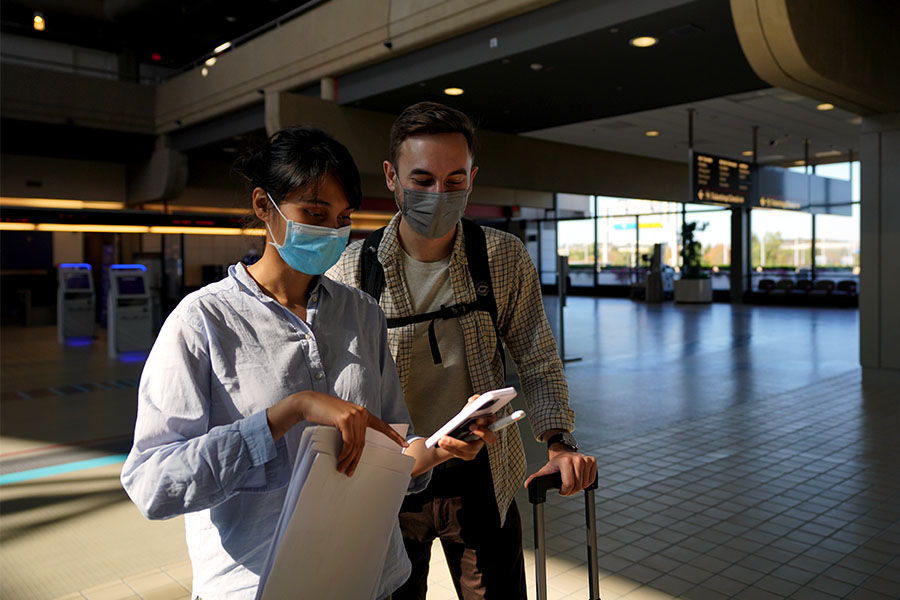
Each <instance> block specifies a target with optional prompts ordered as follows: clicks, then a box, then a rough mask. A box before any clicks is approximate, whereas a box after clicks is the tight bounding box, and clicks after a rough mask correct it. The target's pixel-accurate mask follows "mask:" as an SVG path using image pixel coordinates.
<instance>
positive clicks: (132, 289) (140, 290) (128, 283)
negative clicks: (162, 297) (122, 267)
mask: <svg viewBox="0 0 900 600" xmlns="http://www.w3.org/2000/svg"><path fill="white" fill-rule="evenodd" d="M118 280H119V295H120V296H134V295H142V294H145V293H146V292H145V291H144V278H143V277H119V278H118Z"/></svg>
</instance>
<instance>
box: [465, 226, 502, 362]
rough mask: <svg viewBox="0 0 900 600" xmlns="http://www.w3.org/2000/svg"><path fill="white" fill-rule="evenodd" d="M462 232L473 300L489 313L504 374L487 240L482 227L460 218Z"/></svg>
mask: <svg viewBox="0 0 900 600" xmlns="http://www.w3.org/2000/svg"><path fill="white" fill-rule="evenodd" d="M461 221H462V227H463V234H464V235H465V236H466V263H467V264H468V266H469V276H470V277H471V278H472V285H473V286H474V287H475V302H476V303H477V304H478V309H479V310H483V311H486V312H487V313H488V314H490V315H491V322H492V323H493V324H494V333H495V334H496V336H497V352H499V353H500V359H501V361H503V370H504V374H505V372H506V353H505V352H504V351H503V342H502V341H501V340H500V326H499V324H498V320H499V318H498V316H497V300H496V299H495V298H494V285H493V282H492V281H491V269H490V265H489V264H488V253H487V241H486V239H485V236H484V229H482V228H481V226H480V225H478V224H477V223H475V222H474V221H470V220H469V219H461Z"/></svg>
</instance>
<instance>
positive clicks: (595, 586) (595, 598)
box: [528, 473, 600, 600]
mask: <svg viewBox="0 0 900 600" xmlns="http://www.w3.org/2000/svg"><path fill="white" fill-rule="evenodd" d="M560 487H562V477H561V476H560V474H559V473H551V474H550V475H544V476H542V477H538V478H536V479H534V480H532V481H531V483H530V484H529V485H528V501H529V502H531V504H533V505H534V569H535V588H537V600H547V547H546V542H545V540H544V502H546V501H547V490H555V489H559V488H560ZM596 489H597V480H596V479H595V480H594V483H592V484H591V485H590V486H588V487H587V488H586V489H585V490H584V518H585V524H586V527H587V563H588V584H589V589H590V594H591V596H590V598H591V600H600V583H599V580H598V577H599V573H598V572H597V515H596V512H595V510H594V490H596Z"/></svg>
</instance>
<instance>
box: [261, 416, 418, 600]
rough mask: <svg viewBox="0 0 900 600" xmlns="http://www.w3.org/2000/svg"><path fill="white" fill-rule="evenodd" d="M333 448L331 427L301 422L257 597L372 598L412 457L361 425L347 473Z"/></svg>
mask: <svg viewBox="0 0 900 600" xmlns="http://www.w3.org/2000/svg"><path fill="white" fill-rule="evenodd" d="M402 427H403V431H399V429H398V427H396V426H395V429H398V432H399V433H401V435H404V436H405V433H406V431H405V428H406V426H405V425H404V426H402ZM340 448H341V436H340V432H338V430H337V429H335V428H333V427H308V428H307V429H306V430H304V432H303V436H302V438H301V441H300V448H299V451H298V453H297V461H296V463H295V465H294V472H293V475H292V476H291V483H290V485H289V486H288V492H287V495H286V497H285V502H284V507H283V508H282V511H281V516H280V517H279V520H278V524H277V526H276V529H275V531H276V533H275V538H274V539H273V541H272V547H271V548H270V550H269V557H268V559H267V560H266V565H265V568H264V569H263V572H262V574H261V576H260V585H259V589H258V590H257V594H256V597H257V600H281V599H283V598H315V599H317V600H318V599H325V600H327V599H334V600H344V599H356V598H359V599H362V600H366V599H369V598H374V595H375V593H376V587H377V585H378V582H379V579H380V575H381V571H382V566H383V564H384V559H385V555H386V554H387V548H388V542H389V540H390V535H391V530H392V529H393V526H394V524H395V523H396V521H397V514H398V513H399V511H400V504H401V503H402V502H403V497H404V496H405V495H406V490H407V488H408V487H409V480H410V474H411V473H412V468H413V465H414V464H415V459H413V458H412V457H411V456H406V455H405V454H403V453H402V448H401V447H400V446H398V445H397V444H396V443H395V442H393V441H392V440H390V439H389V438H388V437H387V436H385V435H384V434H383V433H380V432H377V431H375V430H373V429H367V430H366V445H365V448H364V450H363V453H362V457H361V458H360V461H359V464H358V466H357V468H356V472H355V473H354V474H353V476H352V477H347V476H346V475H344V474H342V473H338V472H337V456H338V454H339V453H340Z"/></svg>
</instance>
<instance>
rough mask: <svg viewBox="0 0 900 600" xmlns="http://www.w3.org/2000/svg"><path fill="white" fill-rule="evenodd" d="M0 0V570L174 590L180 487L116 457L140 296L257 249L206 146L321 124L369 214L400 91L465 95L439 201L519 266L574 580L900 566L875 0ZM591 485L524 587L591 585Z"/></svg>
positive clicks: (682, 580) (526, 517) (146, 309)
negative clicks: (456, 165) (132, 475)
mask: <svg viewBox="0 0 900 600" xmlns="http://www.w3.org/2000/svg"><path fill="white" fill-rule="evenodd" d="M0 4H2V6H0V22H2V29H0V50H2V53H0V244H2V248H0V295H2V298H0V300H2V302H0V317H2V321H0V598H3V599H7V598H8V599H11V600H18V599H32V598H36V599H47V600H61V599H68V600H76V599H77V600H101V599H106V600H119V599H123V600H124V599H133V598H137V599H143V600H150V599H156V600H165V599H170V600H182V599H185V600H186V599H191V598H192V595H191V580H192V575H191V564H190V560H189V557H188V554H187V548H186V544H185V532H184V520H183V518H181V517H179V518H174V519H169V520H164V521H150V520H147V519H145V518H144V517H143V516H141V514H140V513H139V512H138V510H137V508H136V507H135V505H134V504H133V503H132V502H131V501H130V500H129V498H128V497H127V495H126V494H125V491H124V490H123V488H122V485H121V483H120V481H119V474H120V472H121V470H122V464H123V462H124V460H125V456H126V455H127V453H128V451H129V450H130V448H131V445H132V441H133V433H134V423H135V418H136V413H137V403H136V399H137V388H138V385H139V381H140V377H141V372H142V369H143V366H144V362H145V360H146V358H147V354H148V352H149V349H150V347H151V346H152V344H153V341H154V339H155V336H156V334H157V333H158V331H159V328H160V326H161V324H162V323H163V322H164V320H165V318H166V316H167V315H168V314H169V313H170V312H171V311H172V309H173V308H174V307H175V306H176V305H177V304H178V302H179V301H180V300H181V299H182V298H183V297H184V296H185V295H186V294H188V293H190V292H192V291H194V290H197V289H199V288H200V287H202V286H204V285H206V284H209V283H212V282H215V281H218V280H220V279H221V278H223V277H224V276H225V275H226V272H227V268H228V266H229V265H232V264H234V263H236V262H239V261H242V262H244V263H246V264H252V263H253V262H254V261H256V260H258V258H259V256H260V254H261V252H262V251H263V249H264V243H265V230H264V229H259V228H258V227H257V226H256V225H253V224H252V223H250V221H249V220H248V218H247V217H248V215H249V213H250V202H249V200H250V190H249V187H248V186H247V185H246V184H245V183H244V182H243V181H242V180H241V178H240V177H239V176H238V175H237V174H236V172H235V170H234V169H233V164H234V161H235V159H237V158H238V157H239V156H240V155H241V154H242V153H243V152H245V151H246V150H247V149H248V148H251V147H254V146H255V145H259V144H260V143H262V142H263V141H265V139H266V137H267V136H269V135H271V134H272V133H274V132H276V131H278V130H280V129H282V128H283V127H286V126H288V125H292V124H297V123H304V124H314V125H317V126H320V127H323V128H324V129H326V130H328V131H330V132H331V133H332V134H333V135H334V136H335V137H336V138H337V139H338V140H340V141H341V142H342V143H344V144H345V145H346V146H347V148H348V149H349V150H350V152H351V154H352V155H353V157H354V160H355V161H356V163H357V165H358V166H359V169H360V173H361V177H362V194H363V202H362V206H361V208H360V210H359V211H358V212H357V213H356V214H355V215H354V217H353V230H352V234H351V237H352V238H353V239H361V238H364V237H366V236H367V235H368V234H369V233H371V232H372V231H374V230H376V229H378V228H380V227H382V226H384V225H385V224H387V222H388V221H389V220H390V219H391V217H392V216H393V215H394V213H395V212H396V205H395V202H394V199H393V197H392V195H391V193H390V191H389V190H387V188H386V187H385V182H384V174H383V172H382V161H384V160H385V159H386V158H387V157H388V134H389V131H390V127H391V124H392V122H393V121H394V119H395V118H396V116H397V115H398V114H399V113H400V112H401V111H402V110H403V109H404V108H405V107H406V106H408V105H410V104H413V103H415V102H418V101H421V100H431V101H438V102H442V103H445V104H447V105H449V106H452V107H454V108H458V109H460V110H462V111H464V112H465V113H467V114H468V115H470V116H471V117H472V118H473V120H474V121H475V123H476V125H477V127H478V130H479V131H478V142H477V145H476V148H475V163H476V164H477V165H478V167H479V171H478V175H477V178H476V180H475V182H474V186H473V189H472V193H471V196H470V198H469V204H468V206H467V209H466V216H467V217H468V218H470V219H472V220H474V221H476V222H478V223H480V224H482V225H485V226H490V227H495V228H498V229H502V230H505V231H508V232H510V233H512V234H514V235H516V236H518V237H519V238H520V239H521V241H522V242H523V244H524V245H525V247H526V248H527V250H528V252H529V254H530V256H531V258H532V260H533V262H534V265H535V269H536V270H537V273H538V277H539V279H540V283H541V286H542V292H543V304H544V311H545V314H546V316H547V319H548V321H549V323H550V327H551V329H552V331H553V334H554V336H555V338H556V343H557V347H558V350H559V353H560V357H561V358H562V360H563V364H564V367H565V373H566V378H567V381H568V385H569V391H570V404H571V406H572V408H573V409H574V410H575V412H576V422H575V431H574V434H575V436H576V437H577V439H578V441H579V446H580V450H581V451H582V452H585V453H587V454H590V455H592V456H595V457H596V458H597V464H598V480H597V484H598V487H597V490H596V491H595V492H594V503H593V507H594V510H595V514H596V524H597V528H596V541H595V545H594V548H595V549H596V559H597V572H596V573H595V575H596V577H597V579H598V581H599V593H598V595H596V597H602V598H603V600H616V599H619V598H627V599H632V600H638V599H648V600H649V599H668V598H684V599H686V600H707V599H710V600H715V599H720V598H722V599H724V598H737V599H741V600H743V599H749V600H755V599H759V600H767V599H786V598H797V599H809V600H815V599H823V600H830V599H837V598H852V599H859V600H864V599H871V600H890V599H894V600H896V599H897V598H900V435H898V433H897V432H898V431H900V343H898V341H897V340H898V337H900V311H897V310H896V307H897V305H898V298H900V78H898V77H897V76H896V65H897V64H900V38H898V36H896V31H898V30H900V4H897V3H892V2H883V1H879V0H864V1H861V2H839V1H837V0H835V1H834V2H830V1H829V2H821V1H819V2H815V1H813V0H629V1H619V0H604V1H599V0H310V1H306V2H285V1H283V0H272V1H270V2H266V3H246V2H239V1H238V0H223V1H222V2H216V3H210V2H204V1H200V0H189V1H184V2H175V1H174V0H164V1H161V2H159V1H153V2H151V1H149V0H134V1H129V2H122V1H121V0H93V1H91V2H79V3H73V2H63V1H60V0H44V1H43V2H41V1H38V0H2V3H0ZM507 363H508V364H507V373H508V377H507V379H508V381H507V383H508V384H509V385H513V386H517V387H518V386H519V381H518V376H517V374H516V369H515V365H514V364H513V363H512V362H511V361H509V360H508V361H507ZM514 404H515V405H516V407H518V408H525V404H524V402H523V401H522V399H521V398H517V399H515V400H514ZM518 427H519V429H520V431H521V433H522V437H523V439H524V441H525V445H526V456H527V460H528V468H529V472H533V471H534V470H536V469H538V468H539V467H540V466H541V465H543V463H544V462H545V461H546V449H545V446H544V445H543V444H542V443H539V442H537V441H535V439H534V435H532V433H533V432H532V431H531V428H530V426H529V424H528V421H527V419H526V420H523V421H521V422H519V424H518ZM516 498H517V500H516V501H517V504H518V507H519V511H520V513H521V515H522V521H523V531H524V548H525V563H526V576H527V582H528V589H529V597H530V598H541V597H542V596H540V595H539V594H540V592H539V588H540V586H539V585H538V583H537V582H536V577H535V567H536V565H535V558H534V554H533V548H534V542H535V535H534V531H535V526H534V522H533V520H532V506H531V504H530V502H529V498H528V495H527V491H526V490H525V489H524V488H523V489H522V490H520V493H519V494H518V495H517V497H516ZM583 498H584V496H583V495H582V494H576V495H575V496H571V497H560V496H558V495H557V494H555V493H553V492H551V493H550V494H549V495H548V498H547V503H546V505H545V509H544V522H545V528H546V537H547V544H546V550H547V558H546V567H547V570H546V583H547V596H546V598H550V599H554V600H555V599H564V598H565V599H575V598H585V597H588V598H592V597H595V596H593V595H592V594H595V593H596V592H595V591H593V590H592V589H591V588H590V587H589V583H588V581H589V577H590V571H591V568H590V563H591V562H592V561H591V560H590V556H589V555H588V554H587V552H586V550H585V547H586V533H585V517H584V513H585V506H584V499H583ZM349 543H352V540H348V544H349ZM300 597H302V595H301V596H300ZM427 597H428V599H429V600H442V599H450V598H456V597H457V596H456V592H455V591H454V587H453V583H452V580H451V578H450V575H449V573H448V570H447V566H446V564H444V562H443V556H442V553H441V550H440V544H438V543H436V544H435V547H434V551H433V553H432V558H431V570H430V574H429V580H428V596H427ZM207 600H209V599H207Z"/></svg>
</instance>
